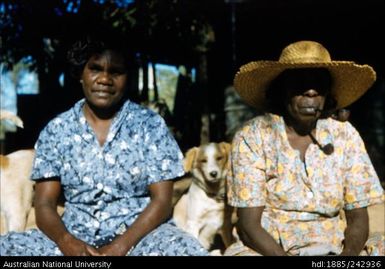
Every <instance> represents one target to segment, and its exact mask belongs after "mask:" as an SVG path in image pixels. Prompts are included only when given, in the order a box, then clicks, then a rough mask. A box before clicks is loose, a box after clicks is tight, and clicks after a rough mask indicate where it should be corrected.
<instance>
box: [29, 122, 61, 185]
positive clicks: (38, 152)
mask: <svg viewBox="0 0 385 269" xmlns="http://www.w3.org/2000/svg"><path fill="white" fill-rule="evenodd" d="M57 121H59V120H56V123H55V121H52V122H50V123H49V124H48V125H47V126H46V127H45V128H44V129H43V130H42V131H41V133H40V135H39V138H38V140H37V141H36V143H35V159H34V163H33V168H32V174H31V179H32V180H39V179H45V178H51V177H58V176H60V167H61V160H60V155H59V152H58V148H57V147H56V143H55V139H56V138H57V135H58V132H59V133H60V131H58V130H57V129H56V128H57V123H58V122H57Z"/></svg>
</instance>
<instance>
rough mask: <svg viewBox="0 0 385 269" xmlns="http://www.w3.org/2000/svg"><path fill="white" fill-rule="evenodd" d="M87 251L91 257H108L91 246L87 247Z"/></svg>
mask: <svg viewBox="0 0 385 269" xmlns="http://www.w3.org/2000/svg"><path fill="white" fill-rule="evenodd" d="M86 250H87V252H88V253H89V254H90V255H91V256H106V255H105V254H103V253H100V252H99V251H98V250H97V249H96V248H93V247H91V246H88V245H87V246H86Z"/></svg>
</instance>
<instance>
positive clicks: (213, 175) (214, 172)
mask: <svg viewBox="0 0 385 269" xmlns="http://www.w3.org/2000/svg"><path fill="white" fill-rule="evenodd" d="M217 175H218V172H217V171H211V172H210V176H212V177H213V178H216V177H217Z"/></svg>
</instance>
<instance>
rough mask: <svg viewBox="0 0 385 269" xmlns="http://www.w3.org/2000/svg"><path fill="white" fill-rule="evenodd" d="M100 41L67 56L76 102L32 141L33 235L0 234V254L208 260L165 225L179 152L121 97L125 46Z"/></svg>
mask: <svg viewBox="0 0 385 269" xmlns="http://www.w3.org/2000/svg"><path fill="white" fill-rule="evenodd" d="M99 36H100V37H102V38H103V40H101V39H94V38H93V37H91V36H87V38H85V39H84V40H80V41H78V42H77V43H75V44H74V45H73V47H72V48H71V50H70V51H69V53H68V59H69V61H70V63H71V64H72V65H73V67H74V73H75V74H77V75H78V79H79V80H80V83H81V85H82V87H83V93H84V96H85V99H82V100H80V101H78V102H77V103H76V104H75V105H74V106H73V107H72V108H71V109H70V110H68V111H66V112H64V113H62V114H60V115H58V116H57V117H56V118H54V119H53V120H52V121H50V122H49V123H48V125H47V126H46V127H45V128H44V130H43V131H42V132H41V133H40V136H39V139H38V141H37V142H36V145H35V149H36V157H35V161H34V165H33V171H32V176H31V177H32V179H33V180H35V181H36V194H35V200H34V206H35V209H36V221H37V225H38V227H39V230H38V229H33V230H29V231H27V232H24V233H9V234H7V235H5V236H2V237H1V239H0V254H1V255H24V256H35V255H47V256H49V255H71V256H78V255H80V256H99V255H108V256H115V255H117V256H121V255H133V256H134V255H135V256H137V255H152V256H153V255H171V256H179V255H188V256H191V255H207V252H206V250H205V249H204V248H203V247H202V246H201V245H200V244H199V243H198V241H197V240H196V239H194V238H193V237H192V236H190V235H188V234H187V233H184V232H182V231H181V230H179V229H178V228H177V227H176V226H175V225H174V223H173V221H172V220H171V219H170V216H171V211H172V206H171V198H172V186H173V181H172V179H174V178H176V177H178V176H181V175H182V174H183V173H184V171H183V166H182V158H183V155H182V153H181V152H180V150H179V148H178V146H177V144H176V142H175V140H174V139H173V137H172V136H171V135H170V134H169V132H168V128H167V126H166V124H165V123H164V120H163V119H162V118H161V117H160V116H159V115H157V114H155V113H154V112H152V111H150V110H148V109H146V108H143V107H141V106H139V105H137V104H135V103H133V102H131V101H130V100H128V99H127V98H126V97H125V96H126V92H127V90H128V85H129V81H130V80H129V78H130V75H132V74H133V73H132V72H131V71H132V70H133V69H132V68H133V66H135V65H134V57H133V54H132V53H129V51H128V47H127V46H125V44H126V43H125V42H123V39H122V38H120V37H118V36H114V35H112V36H110V35H107V34H106V32H103V34H102V35H100V34H99ZM61 190H63V194H64V197H65V211H64V214H63V216H62V217H60V216H59V215H58V213H57V212H56V207H57V203H58V199H59V196H60V194H61Z"/></svg>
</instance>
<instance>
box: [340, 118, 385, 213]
mask: <svg viewBox="0 0 385 269" xmlns="http://www.w3.org/2000/svg"><path fill="white" fill-rule="evenodd" d="M346 132H347V139H346V140H347V142H346V147H345V151H346V152H345V154H344V155H345V161H344V163H345V174H344V182H345V186H344V191H345V192H344V201H345V209H347V210H351V209H355V208H361V207H367V206H370V205H373V204H377V203H380V202H382V201H384V190H383V189H382V187H381V184H380V181H379V179H378V176H377V174H376V172H375V170H374V167H373V165H372V163H371V161H370V159H369V156H368V154H367V152H366V149H365V145H364V142H363V140H362V139H361V137H360V135H359V134H358V132H357V131H356V129H354V127H353V126H352V125H351V124H349V123H348V124H347V125H346Z"/></svg>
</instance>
